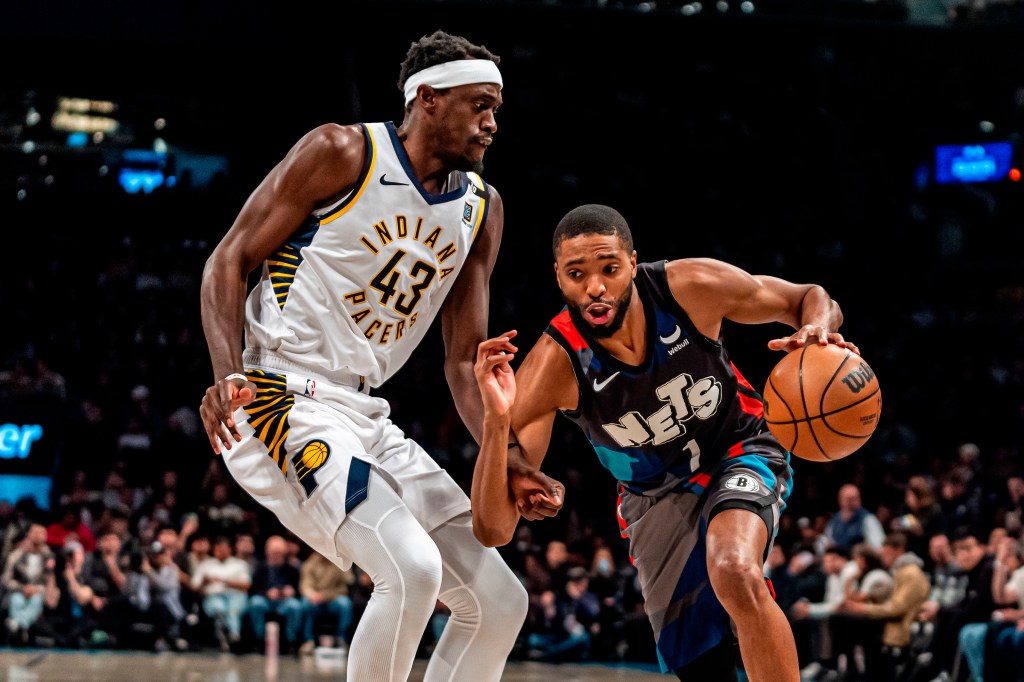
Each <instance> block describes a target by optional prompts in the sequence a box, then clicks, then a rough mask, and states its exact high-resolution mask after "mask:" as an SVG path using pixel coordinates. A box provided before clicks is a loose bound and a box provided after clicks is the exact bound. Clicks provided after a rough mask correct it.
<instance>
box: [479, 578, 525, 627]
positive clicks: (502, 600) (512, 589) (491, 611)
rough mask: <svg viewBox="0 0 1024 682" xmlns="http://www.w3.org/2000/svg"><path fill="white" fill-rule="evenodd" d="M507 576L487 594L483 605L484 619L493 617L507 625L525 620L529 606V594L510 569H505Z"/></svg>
mask: <svg viewBox="0 0 1024 682" xmlns="http://www.w3.org/2000/svg"><path fill="white" fill-rule="evenodd" d="M505 573H506V575H507V578H505V579H504V580H503V581H502V585H501V588H500V589H498V590H495V592H494V594H492V595H489V597H488V599H487V603H486V605H485V606H484V616H485V620H487V619H494V621H495V622H499V623H502V624H503V625H502V626H503V627H508V626H509V625H511V624H512V623H522V622H524V621H525V620H526V612H527V610H528V609H529V607H530V596H529V594H528V593H527V592H526V588H525V587H523V584H522V583H521V582H520V581H519V579H518V578H516V576H515V574H514V573H512V571H510V570H508V569H506V571H505Z"/></svg>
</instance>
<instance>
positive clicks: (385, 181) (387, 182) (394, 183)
mask: <svg viewBox="0 0 1024 682" xmlns="http://www.w3.org/2000/svg"><path fill="white" fill-rule="evenodd" d="M387 177H388V174H387V173H385V174H384V175H382V176H380V184H382V185H405V186H406V187H408V186H409V183H408V182H392V181H391V180H387V179H386V178H387Z"/></svg>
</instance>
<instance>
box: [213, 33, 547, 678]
mask: <svg viewBox="0 0 1024 682" xmlns="http://www.w3.org/2000/svg"><path fill="white" fill-rule="evenodd" d="M498 62H499V58H498V57H497V56H495V55H493V54H492V53H491V52H489V51H488V50H487V49H486V48H484V47H481V46H476V45H473V44H472V43H470V42H469V41H467V40H466V39H464V38H462V37H458V36H452V35H449V34H446V33H444V32H440V31H438V32H435V33H434V34H432V35H429V36H425V37H423V38H422V39H420V40H419V41H417V42H415V43H413V44H412V45H411V47H410V49H409V52H408V55H407V57H406V59H405V61H404V63H403V64H402V68H401V75H400V77H399V88H400V89H401V90H402V91H403V93H404V95H405V117H404V120H403V122H402V124H401V125H400V126H395V125H394V124H392V123H390V122H383V123H368V124H354V125H347V126H342V125H334V124H327V125H323V126H320V127H318V128H315V129H314V130H312V131H310V132H309V133H307V134H306V135H305V136H304V137H302V138H301V139H300V140H299V141H298V142H297V143H296V144H295V145H294V147H292V149H291V150H290V151H289V152H288V154H287V155H286V156H285V158H284V159H283V160H282V161H281V162H280V163H279V164H278V165H277V166H276V167H275V168H274V169H273V170H271V171H270V173H269V175H267V177H266V179H265V180H264V181H263V182H262V183H261V184H260V185H259V186H258V187H257V188H256V190H255V191H254V192H253V193H252V195H251V196H250V197H249V199H248V200H247V201H246V203H245V205H244V206H243V207H242V210H241V212H240V213H239V215H238V217H237V219H236V220H235V223H234V224H233V225H232V227H231V229H230V230H229V231H228V233H227V234H226V235H225V237H224V238H223V240H222V241H221V242H220V244H219V245H218V246H217V248H216V249H215V250H214V252H213V254H212V255H211V256H210V259H209V261H208V263H207V265H206V268H205V271H204V275H203V286H202V319H203V328H204V330H205V333H206V337H207V342H208V344H209V349H210V356H211V360H212V365H213V371H214V379H215V383H214V385H213V386H211V387H210V388H209V389H207V391H206V395H205V397H204V398H203V401H202V406H201V414H202V417H203V422H204V425H205V428H206V431H207V434H208V436H209V438H210V443H211V445H212V447H213V450H214V452H216V453H220V454H223V456H224V461H225V464H226V465H227V468H228V470H229V471H230V472H231V474H232V476H233V477H234V478H235V479H236V480H237V481H238V483H239V484H240V485H241V486H242V487H243V488H244V489H245V490H246V491H247V492H248V493H249V494H250V495H252V496H253V497H254V498H255V499H256V500H257V501H258V502H259V503H261V504H262V505H264V506H265V507H266V508H267V509H269V510H271V511H273V512H274V513H275V514H276V515H277V518H279V519H280V521H281V522H282V523H283V524H284V525H285V526H286V527H288V528H289V529H291V530H292V531H293V532H294V533H295V534H296V535H298V536H299V537H300V538H302V539H303V540H304V541H305V542H307V543H308V544H309V545H310V546H311V547H312V548H313V549H315V550H316V551H318V552H320V553H321V554H323V555H324V556H327V557H329V558H331V560H332V561H334V562H335V563H337V564H338V565H339V566H341V567H343V568H346V567H348V566H349V565H350V564H351V563H353V562H354V563H355V564H357V565H358V566H359V567H360V568H361V569H363V570H365V571H366V572H367V573H368V574H369V576H370V578H371V579H372V581H373V585H374V591H373V595H372V598H371V599H370V602H369V604H368V606H367V608H366V612H365V614H364V615H363V616H362V618H361V619H360V622H359V624H358V627H357V628H356V631H355V635H354V637H353V640H352V644H351V649H350V653H349V658H348V676H347V679H348V680H353V681H355V682H379V681H383V680H405V679H407V678H408V676H409V674H410V671H411V669H412V665H413V660H414V657H415V654H416V650H417V647H418V644H419V642H420V638H421V635H422V633H423V630H424V628H425V626H426V625H427V622H428V619H429V618H430V616H431V614H432V612H433V610H434V606H435V604H436V601H437V600H438V599H439V600H440V601H442V602H443V603H444V604H445V605H447V606H448V607H449V608H450V609H451V612H452V615H451V618H450V620H449V623H448V625H447V627H446V628H445V630H444V633H443V635H442V637H441V639H440V641H439V643H438V644H437V646H436V648H435V650H434V653H433V655H432V657H431V659H430V661H429V663H428V665H427V670H426V676H425V679H426V680H467V681H469V680H472V681H473V682H476V681H483V680H498V679H500V677H501V673H502V670H503V668H504V664H505V660H506V658H507V656H508V653H509V652H510V650H511V649H512V646H513V645H514V643H515V640H516V637H517V635H518V633H519V630H520V628H521V625H522V623H523V621H524V619H525V617H526V609H527V596H526V592H525V590H524V589H523V587H522V585H521V584H520V582H519V580H518V579H517V578H516V576H515V575H514V574H513V573H512V571H511V570H510V569H509V568H508V567H507V566H506V565H505V563H504V562H503V561H502V559H501V558H500V556H499V554H498V553H497V551H496V550H495V549H493V548H485V547H484V546H483V545H481V544H480V543H479V542H478V541H477V540H476V538H475V537H474V536H473V532H472V523H471V515H470V505H469V499H468V498H467V496H466V495H465V493H464V492H463V491H462V489H461V488H460V487H459V485H458V484H457V483H456V482H455V481H454V480H453V479H452V478H451V477H450V476H449V475H448V474H447V473H446V472H445V471H444V470H443V469H441V468H440V467H439V466H438V465H437V464H436V463H435V461H434V460H433V459H431V458H430V456H429V455H427V453H426V452H425V451H424V450H423V448H421V447H420V446H419V445H417V444H416V443H414V442H413V441H411V440H410V439H408V438H406V437H405V435H404V434H403V432H402V431H401V430H400V429H399V428H398V427H396V426H395V425H394V424H393V423H392V422H391V421H390V420H389V418H388V415H389V407H388V404H387V402H386V401H384V400H383V399H380V398H376V397H373V396H371V395H370V390H371V389H373V388H376V387H379V386H380V385H381V384H383V383H384V382H385V381H386V380H387V379H388V378H389V377H391V376H392V375H393V374H394V373H395V372H396V371H397V370H398V369H399V368H400V367H401V366H402V364H403V363H404V362H405V361H406V360H407V359H408V357H409V355H410V354H411V353H412V351H413V350H414V349H415V348H416V346H417V344H418V343H419V341H420V340H421V339H422V338H423V336H424V334H426V332H427V330H428V328H429V327H430V325H431V322H432V320H433V319H434V317H435V316H436V315H437V314H438V313H439V312H440V314H441V320H442V331H443V336H444V344H445V355H446V360H445V372H446V376H447V378H448V383H449V385H450V387H451V390H452V394H453V397H454V400H455V404H456V406H457V408H458V410H459V413H460V415H461V416H462V418H463V420H464V421H465V423H466V425H467V427H468V428H469V429H470V431H471V432H472V433H473V435H474V437H475V438H476V439H477V440H478V441H479V440H481V436H482V433H481V428H482V412H483V410H482V404H481V402H480V393H479V390H478V388H477V385H476V381H475V378H474V375H473V362H474V357H475V353H476V347H477V344H478V343H480V342H481V341H483V340H484V339H485V338H486V332H487V312H488V280H489V277H490V273H491V270H492V268H493V265H494V261H495V257H496V254H497V251H498V244H499V242H500V239H501V231H502V224H503V209H502V203H501V197H500V196H499V195H498V192H497V191H496V190H495V188H494V187H492V186H490V185H488V184H487V183H485V182H484V181H483V180H482V179H481V177H480V175H479V173H480V172H481V171H482V160H483V156H484V152H485V151H486V150H487V147H488V146H489V145H490V144H491V141H492V139H493V135H494V133H495V131H496V130H497V124H496V123H495V112H496V111H497V109H498V107H499V106H500V105H501V102H502V96H501V89H502V79H501V74H500V72H499V70H498V66H497V64H498ZM257 266H260V267H261V268H262V278H261V279H260V281H259V284H258V285H257V286H256V287H255V289H254V290H253V291H252V292H251V293H250V294H249V295H248V298H246V278H247V275H248V273H249V272H250V271H251V270H253V269H254V268H255V267H257ZM243 330H244V352H243V348H242V345H243V344H242V343H241V341H242V337H243ZM538 480H540V479H538ZM539 485H541V486H542V487H543V486H552V485H554V483H553V482H552V481H550V479H544V480H540V483H539Z"/></svg>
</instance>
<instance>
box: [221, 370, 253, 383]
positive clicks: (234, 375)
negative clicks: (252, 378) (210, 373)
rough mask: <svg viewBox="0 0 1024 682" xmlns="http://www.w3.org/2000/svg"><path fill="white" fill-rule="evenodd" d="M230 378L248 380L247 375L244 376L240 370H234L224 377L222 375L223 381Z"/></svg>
mask: <svg viewBox="0 0 1024 682" xmlns="http://www.w3.org/2000/svg"><path fill="white" fill-rule="evenodd" d="M230 379H241V380H242V381H248V380H249V378H248V377H247V376H245V375H244V374H242V373H241V372H234V373H233V374H229V375H227V376H226V377H224V380H225V381H228V380H230Z"/></svg>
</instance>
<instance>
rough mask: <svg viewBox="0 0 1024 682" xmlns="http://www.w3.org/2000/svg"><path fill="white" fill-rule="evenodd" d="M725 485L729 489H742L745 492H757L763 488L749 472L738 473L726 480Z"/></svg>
mask: <svg viewBox="0 0 1024 682" xmlns="http://www.w3.org/2000/svg"><path fill="white" fill-rule="evenodd" d="M725 487H726V488H728V489H729V490H740V491H743V492H745V493H756V492H757V491H758V490H760V489H761V486H760V485H758V483H757V480H756V479H755V478H753V477H751V476H749V475H748V474H737V475H735V476H733V477H732V478H730V479H729V480H728V481H726V482H725Z"/></svg>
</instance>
